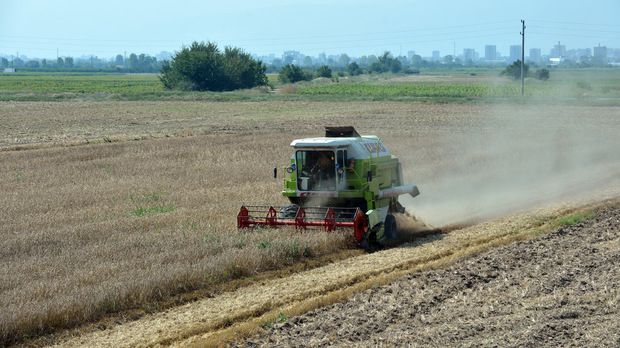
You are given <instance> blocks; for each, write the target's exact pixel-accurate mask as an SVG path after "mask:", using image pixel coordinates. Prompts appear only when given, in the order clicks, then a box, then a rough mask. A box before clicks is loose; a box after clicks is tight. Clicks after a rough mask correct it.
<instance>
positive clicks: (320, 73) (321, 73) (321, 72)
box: [316, 65, 332, 78]
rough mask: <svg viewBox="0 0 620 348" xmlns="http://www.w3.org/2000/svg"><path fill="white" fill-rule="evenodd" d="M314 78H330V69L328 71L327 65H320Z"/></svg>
mask: <svg viewBox="0 0 620 348" xmlns="http://www.w3.org/2000/svg"><path fill="white" fill-rule="evenodd" d="M316 76H317V77H327V78H331V77H332V69H330V68H329V67H328V66H327V65H321V66H320V67H319V68H318V69H317V70H316Z"/></svg>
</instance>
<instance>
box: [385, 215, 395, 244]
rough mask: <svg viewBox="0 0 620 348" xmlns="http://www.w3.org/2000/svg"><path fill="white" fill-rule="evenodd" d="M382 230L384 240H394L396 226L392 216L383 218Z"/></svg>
mask: <svg viewBox="0 0 620 348" xmlns="http://www.w3.org/2000/svg"><path fill="white" fill-rule="evenodd" d="M383 228H384V230H383V234H384V236H385V239H386V240H388V241H393V240H395V239H396V229H397V226H396V218H395V217H394V215H392V214H388V215H387V216H386V217H385V224H384V227H383Z"/></svg>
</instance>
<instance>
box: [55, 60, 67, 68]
mask: <svg viewBox="0 0 620 348" xmlns="http://www.w3.org/2000/svg"><path fill="white" fill-rule="evenodd" d="M56 66H57V67H59V68H62V67H64V66H65V61H64V60H63V59H62V58H61V57H58V59H56Z"/></svg>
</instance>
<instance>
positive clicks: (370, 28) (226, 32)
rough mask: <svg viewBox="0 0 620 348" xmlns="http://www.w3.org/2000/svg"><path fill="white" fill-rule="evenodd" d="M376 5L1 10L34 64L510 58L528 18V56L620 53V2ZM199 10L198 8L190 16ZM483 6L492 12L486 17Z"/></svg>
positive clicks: (113, 0)
mask: <svg viewBox="0 0 620 348" xmlns="http://www.w3.org/2000/svg"><path fill="white" fill-rule="evenodd" d="M376 6H377V4H376V3H375V2H373V1H367V0H358V1H351V0H343V1H337V2H330V1H326V0H305V1H301V2H296V3H295V4H291V3H290V2H287V1H284V0H272V1H265V2H261V3H256V2H251V1H244V0H231V1H228V2H226V3H220V2H210V1H207V2H203V1H185V2H183V3H182V4H181V5H179V6H170V5H169V3H168V2H165V1H154V0H153V1H134V2H123V1H119V0H109V1H107V2H105V3H90V2H81V1H77V0H66V1H63V3H62V5H61V6H60V5H58V3H56V4H54V3H53V2H49V1H41V0H22V1H15V0H8V1H5V3H4V4H3V11H2V12H0V52H1V53H3V54H16V53H17V52H19V53H20V54H21V55H25V56H28V57H39V58H52V57H56V52H57V51H58V55H59V56H73V57H80V56H89V55H94V56H98V57H106V58H109V57H112V56H114V55H116V54H118V53H122V52H125V51H128V52H141V53H142V52H143V53H147V54H150V55H156V54H158V53H159V52H162V51H168V52H174V51H177V50H179V49H180V48H181V47H182V45H187V44H189V43H191V42H192V41H213V42H216V43H218V44H219V45H220V46H222V47H223V46H235V47H240V48H242V49H244V50H246V51H247V52H250V53H253V54H256V55H259V56H260V55H268V54H271V53H274V54H278V53H282V52H283V51H285V50H296V51H301V52H304V53H305V54H307V55H311V56H316V55H318V54H319V53H321V52H325V53H326V54H341V53H346V54H348V55H350V56H360V55H363V54H366V55H368V54H375V55H378V54H381V53H382V52H384V51H390V52H392V53H393V54H394V55H395V56H398V55H404V54H406V53H407V52H408V51H411V50H413V51H416V53H418V54H420V55H422V56H424V57H430V56H432V51H433V50H439V51H440V52H442V54H441V55H442V56H445V55H447V54H452V53H454V51H456V53H457V54H459V53H462V50H463V49H465V48H474V49H476V50H477V51H478V52H483V51H484V45H487V44H489V43H493V44H495V45H496V46H497V48H498V51H500V52H501V53H502V54H506V52H507V51H508V50H509V47H510V46H511V45H516V44H519V42H520V36H519V31H520V29H521V26H520V19H524V20H525V21H526V25H527V28H526V50H527V49H529V48H533V47H536V48H541V49H542V51H543V52H545V51H546V50H548V49H550V48H551V47H548V46H552V45H554V44H555V43H556V42H557V41H561V42H562V43H563V44H565V45H567V46H568V47H581V48H586V47H594V46H595V45H596V44H597V43H599V42H600V43H601V45H603V46H606V47H610V48H616V47H620V24H618V23H617V19H616V17H617V14H618V13H620V3H619V2H618V1H611V0H598V1H597V0H595V1H592V2H591V3H590V4H589V12H588V16H586V17H584V16H583V3H582V2H579V1H564V2H562V6H557V4H549V3H541V2H539V1H532V0H525V1H523V2H522V3H519V4H505V3H501V4H499V3H497V2H494V1H483V0H472V1H471V2H467V3H466V4H465V3H462V2H459V1H445V2H444V3H442V6H441V7H439V6H432V5H429V4H426V3H423V2H418V1H413V2H411V1H404V0H397V1H390V2H387V3H385V4H382V5H381V8H380V9H377V8H376ZM188 8H191V11H188ZM481 9H483V10H481Z"/></svg>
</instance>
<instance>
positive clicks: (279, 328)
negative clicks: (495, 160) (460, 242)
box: [239, 203, 620, 347]
mask: <svg viewBox="0 0 620 348" xmlns="http://www.w3.org/2000/svg"><path fill="white" fill-rule="evenodd" d="M619 288H620V205H618V204H617V203H616V204H615V205H613V206H610V207H608V208H605V209H602V210H600V211H598V212H597V213H596V215H595V217H594V218H592V219H590V220H587V221H584V222H581V223H578V224H575V225H571V226H565V227H562V228H559V229H556V230H555V231H553V232H552V233H550V234H548V235H545V236H543V237H541V238H538V239H534V240H528V241H523V242H519V243H514V244H511V245H507V246H503V247H499V248H496V249H494V250H492V251H489V252H485V253H483V254H480V255H478V256H476V257H474V258H471V259H468V260H462V261H459V262H456V263H454V264H453V265H452V266H450V267H447V268H444V269H437V270H429V271H425V272H420V273H416V274H411V275H408V276H406V277H404V278H402V279H399V280H398V281H395V282H393V283H392V284H389V285H386V286H382V287H377V288H374V289H370V290H367V291H364V292H362V293H360V294H358V295H356V296H354V297H353V298H351V299H350V300H349V301H346V302H343V303H338V304H334V305H331V306H328V307H325V308H321V309H318V310H315V311H312V312H309V313H307V314H305V315H302V316H298V317H294V318H291V319H289V320H286V321H285V322H282V323H278V324H275V325H274V327H273V328H271V329H269V330H267V331H266V332H265V333H264V334H263V335H261V336H257V337H254V338H252V339H250V340H247V341H245V342H243V343H241V344H239V346H255V345H268V346H332V345H333V346H353V345H355V346H372V347H376V346H382V345H386V346H424V347H427V346H438V347H446V346H460V347H470V346H500V347H533V346H555V347H569V346H580V347H584V346H592V347H618V346H620V334H619V331H618V327H620V291H619V290H618V289H619Z"/></svg>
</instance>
